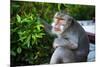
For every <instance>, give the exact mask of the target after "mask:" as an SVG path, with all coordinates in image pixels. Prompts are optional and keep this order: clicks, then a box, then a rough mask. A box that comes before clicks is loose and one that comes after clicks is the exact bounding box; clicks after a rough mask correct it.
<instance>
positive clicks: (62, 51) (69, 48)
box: [43, 11, 89, 64]
mask: <svg viewBox="0 0 100 67" xmlns="http://www.w3.org/2000/svg"><path fill="white" fill-rule="evenodd" d="M43 24H44V27H45V30H46V31H47V32H48V31H49V33H50V34H51V33H52V34H55V35H57V38H55V39H54V42H53V47H54V48H55V50H54V53H53V55H52V57H51V60H50V64H58V63H72V62H86V61H87V56H88V53H89V40H88V36H87V34H86V32H85V30H84V29H83V28H82V27H81V26H80V24H79V23H77V21H76V20H75V19H74V18H73V17H71V16H69V15H67V14H66V13H64V12H61V11H59V12H57V13H56V14H55V15H54V18H53V22H52V24H51V25H49V24H47V23H46V22H43Z"/></svg>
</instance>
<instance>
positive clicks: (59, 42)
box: [53, 38, 78, 49]
mask: <svg viewBox="0 0 100 67" xmlns="http://www.w3.org/2000/svg"><path fill="white" fill-rule="evenodd" d="M53 47H54V48H56V47H67V48H69V49H77V48H78V44H77V43H76V42H74V41H72V40H69V39H64V38H56V39H55V40H54V43H53Z"/></svg>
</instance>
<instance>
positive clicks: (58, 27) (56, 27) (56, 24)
mask: <svg viewBox="0 0 100 67" xmlns="http://www.w3.org/2000/svg"><path fill="white" fill-rule="evenodd" d="M70 19H71V17H70V16H69V15H66V14H64V13H60V12H57V13H56V14H55V16H54V19H53V23H52V32H53V33H54V34H61V33H63V32H64V31H65V29H67V28H68V27H69V26H70V24H71V21H70Z"/></svg>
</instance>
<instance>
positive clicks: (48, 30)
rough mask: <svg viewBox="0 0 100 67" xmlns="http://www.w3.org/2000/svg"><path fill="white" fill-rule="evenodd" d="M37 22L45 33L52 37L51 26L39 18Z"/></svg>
mask: <svg viewBox="0 0 100 67" xmlns="http://www.w3.org/2000/svg"><path fill="white" fill-rule="evenodd" d="M39 20H40V22H41V23H42V24H43V26H44V29H45V31H46V32H47V33H49V35H51V36H54V35H53V33H52V32H51V29H52V26H51V25H50V24H48V23H47V22H46V21H45V20H43V19H41V18H39Z"/></svg>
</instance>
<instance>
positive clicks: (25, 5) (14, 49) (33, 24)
mask: <svg viewBox="0 0 100 67" xmlns="http://www.w3.org/2000/svg"><path fill="white" fill-rule="evenodd" d="M10 8H11V9H10V10H11V22H10V26H11V27H10V33H11V34H10V36H11V40H10V41H11V46H10V47H11V50H10V53H11V54H10V55H11V66H17V65H39V64H48V63H49V61H50V58H51V55H52V52H53V48H52V42H53V39H54V37H52V36H49V34H48V33H46V32H45V30H44V27H43V25H42V24H41V21H40V20H39V19H38V17H41V19H45V21H47V23H51V22H52V18H53V16H54V14H55V13H56V12H57V11H60V10H64V11H67V12H68V14H69V15H71V16H72V17H74V18H75V19H76V20H91V19H92V18H93V17H95V6H89V5H73V4H57V3H40V2H24V1H22V2H21V1H11V7H10Z"/></svg>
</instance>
